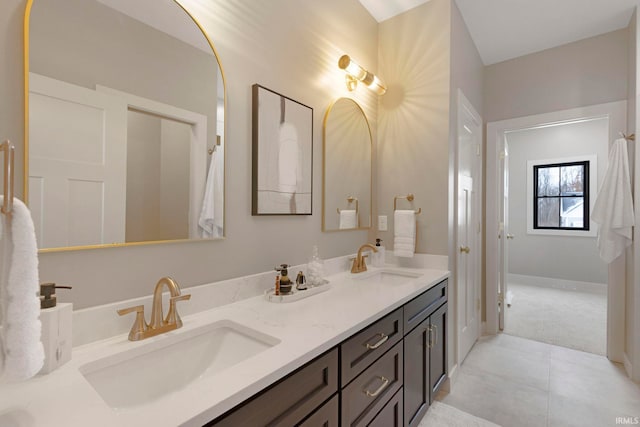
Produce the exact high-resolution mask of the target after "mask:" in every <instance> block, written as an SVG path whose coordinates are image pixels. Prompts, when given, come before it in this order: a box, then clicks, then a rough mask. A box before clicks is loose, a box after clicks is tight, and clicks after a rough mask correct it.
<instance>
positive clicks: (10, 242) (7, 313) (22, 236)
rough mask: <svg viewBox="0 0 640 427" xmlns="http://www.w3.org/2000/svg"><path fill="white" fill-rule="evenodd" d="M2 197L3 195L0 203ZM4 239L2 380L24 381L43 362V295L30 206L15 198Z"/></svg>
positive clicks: (6, 218) (39, 367) (36, 370)
mask: <svg viewBox="0 0 640 427" xmlns="http://www.w3.org/2000/svg"><path fill="white" fill-rule="evenodd" d="M1 202H2V197H1V196H0V203H1ZM3 217H4V218H3V220H5V221H6V223H5V226H4V227H3V228H4V230H3V231H4V233H3V235H2V240H3V244H4V249H5V251H4V257H3V258H4V266H5V268H8V279H7V280H4V279H5V277H6V275H5V277H3V280H2V283H0V287H2V288H3V289H2V294H3V297H4V298H3V300H2V304H3V310H2V314H3V318H2V325H3V328H2V336H1V337H0V339H1V340H2V352H3V358H4V364H3V366H2V368H1V369H0V371H1V372H2V378H1V380H2V381H22V380H26V379H29V378H31V377H33V376H34V375H36V374H37V373H38V371H40V369H41V368H42V364H43V362H44V349H43V347H42V343H41V341H40V334H41V329H42V325H41V323H40V319H39V317H40V299H39V298H38V289H39V284H40V280H39V277H38V246H37V244H36V235H35V230H34V227H33V220H32V219H31V213H30V212H29V209H28V208H27V207H26V206H25V205H24V203H22V202H21V201H20V200H18V199H14V200H13V211H12V212H11V215H10V216H8V217H7V216H6V215H3Z"/></svg>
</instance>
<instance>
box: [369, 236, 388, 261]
mask: <svg viewBox="0 0 640 427" xmlns="http://www.w3.org/2000/svg"><path fill="white" fill-rule="evenodd" d="M381 242H382V239H376V249H377V250H378V252H375V253H374V254H373V262H372V265H373V266H374V267H384V263H385V262H386V260H385V254H384V251H385V249H384V246H382V245H380V243H381Z"/></svg>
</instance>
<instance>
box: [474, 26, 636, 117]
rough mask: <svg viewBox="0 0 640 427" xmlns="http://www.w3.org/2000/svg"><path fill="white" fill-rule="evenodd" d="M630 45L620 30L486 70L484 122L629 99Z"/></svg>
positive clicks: (623, 32)
mask: <svg viewBox="0 0 640 427" xmlns="http://www.w3.org/2000/svg"><path fill="white" fill-rule="evenodd" d="M627 44H628V41H627V31H626V30H618V31H613V32H610V33H606V34H602V35H599V36H596V37H591V38H588V39H584V40H580V41H577V42H574V43H569V44H566V45H563V46H559V47H556V48H552V49H548V50H544V51H542V52H538V53H533V54H531V55H525V56H522V57H520V58H515V59H511V60H508V61H504V62H500V63H497V64H493V65H489V66H487V67H486V68H485V73H484V120H485V122H493V121H497V120H503V119H510V118H515V117H523V116H530V115H534V114H541V113H548V112H550V111H558V110H565V109H570V108H575V107H582V106H586V105H594V104H601V103H605V102H611V101H619V100H622V99H626V98H627V56H628V52H627Z"/></svg>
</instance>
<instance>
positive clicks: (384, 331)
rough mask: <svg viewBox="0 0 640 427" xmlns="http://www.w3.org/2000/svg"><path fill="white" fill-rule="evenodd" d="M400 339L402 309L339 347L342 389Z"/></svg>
mask: <svg viewBox="0 0 640 427" xmlns="http://www.w3.org/2000/svg"><path fill="white" fill-rule="evenodd" d="M401 339H402V308H399V309H397V310H396V311H394V312H393V313H391V314H389V315H387V316H386V317H383V318H382V319H380V320H378V321H377V322H376V323H374V324H373V325H371V326H369V327H367V328H365V329H364V330H362V331H360V332H358V333H357V334H356V335H354V336H352V337H351V338H349V339H347V340H346V341H345V342H343V343H342V344H341V345H340V351H341V354H340V367H341V368H342V369H341V371H342V374H341V379H342V382H341V384H342V387H344V386H346V385H347V384H348V383H349V381H351V380H353V379H354V378H355V377H356V376H358V374H359V373H360V372H362V371H364V370H365V369H366V368H367V366H369V365H371V364H372V363H373V362H374V361H375V360H376V359H377V358H378V357H380V356H381V355H382V354H384V352H386V351H387V350H389V349H390V348H391V347H393V346H394V344H395V343H397V342H398V341H400V340H401Z"/></svg>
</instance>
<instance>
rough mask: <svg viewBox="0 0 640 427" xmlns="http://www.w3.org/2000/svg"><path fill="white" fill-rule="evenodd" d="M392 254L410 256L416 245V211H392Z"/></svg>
mask: <svg viewBox="0 0 640 427" xmlns="http://www.w3.org/2000/svg"><path fill="white" fill-rule="evenodd" d="M393 229H394V232H393V235H394V240H393V254H394V255H395V256H399V257H406V258H412V257H413V253H414V251H415V247H416V212H415V211H413V210H397V211H395V212H394V213H393Z"/></svg>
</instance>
